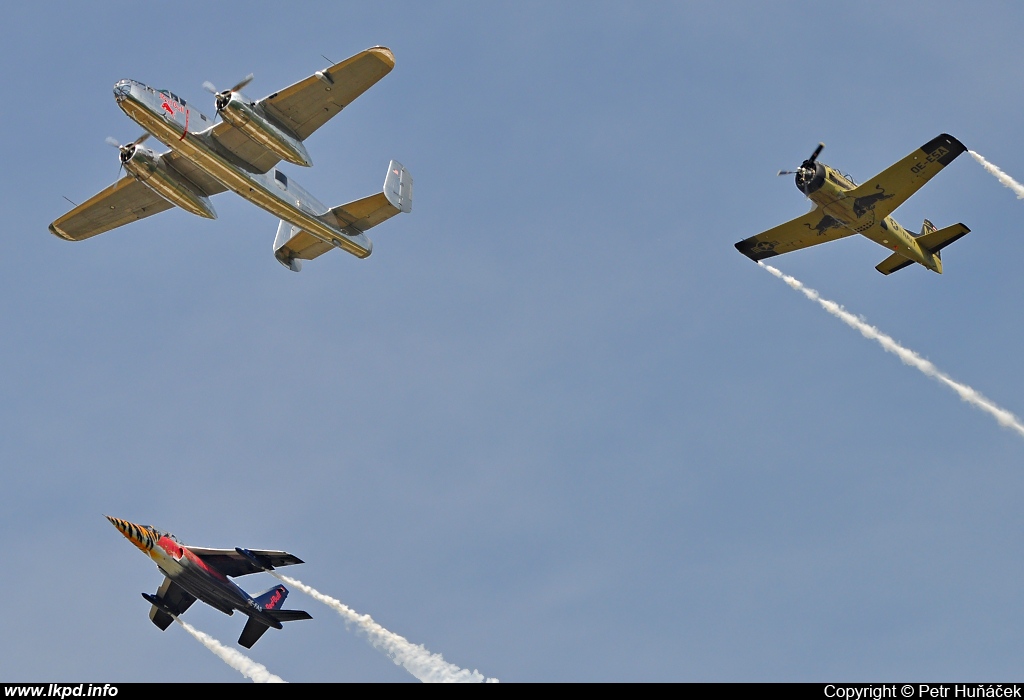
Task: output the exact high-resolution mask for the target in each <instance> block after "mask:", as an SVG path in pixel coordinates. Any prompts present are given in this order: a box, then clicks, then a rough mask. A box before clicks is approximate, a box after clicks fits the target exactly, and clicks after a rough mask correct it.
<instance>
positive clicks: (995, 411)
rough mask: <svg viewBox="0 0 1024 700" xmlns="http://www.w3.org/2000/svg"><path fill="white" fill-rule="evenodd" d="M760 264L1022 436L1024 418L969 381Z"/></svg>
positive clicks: (862, 333)
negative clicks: (944, 370) (987, 395)
mask: <svg viewBox="0 0 1024 700" xmlns="http://www.w3.org/2000/svg"><path fill="white" fill-rule="evenodd" d="M758 265H760V266H761V267H763V268H764V269H766V270H768V272H770V273H772V274H773V275H775V276H776V277H778V278H779V279H781V280H782V281H783V282H785V283H786V284H788V285H789V286H790V287H792V288H793V289H795V290H797V291H798V292H802V293H803V295H804V296H805V297H807V298H808V299H810V300H811V301H816V302H818V303H819V304H820V305H821V307H822V308H823V309H825V311H828V312H829V313H830V314H832V315H833V316H835V317H836V318H838V319H839V320H840V321H842V322H843V323H845V324H846V325H848V326H850V327H851V328H853V329H855V330H858V331H860V334H861V335H863V336H864V337H865V338H868V339H870V340H874V341H875V342H877V343H878V344H879V345H881V346H882V347H883V348H884V349H885V350H886V351H887V352H891V353H892V354H894V355H895V356H896V357H898V358H900V360H901V361H902V362H903V364H905V365H910V366H911V367H913V368H914V369H917V370H920V371H921V372H923V373H924V374H925V375H927V376H929V377H931V378H932V379H934V380H936V381H937V382H939V383H940V384H945V385H946V386H948V387H949V388H950V389H952V390H953V391H955V392H956V393H957V394H958V395H959V396H960V398H961V399H963V400H964V401H966V402H967V403H969V404H971V405H972V406H974V407H976V408H980V409H981V410H982V411H984V412H985V413H987V414H989V415H990V416H992V417H993V418H995V419H996V422H997V423H999V425H1001V426H1003V427H1004V428H1009V429H1010V430H1013V431H1014V432H1016V433H1017V434H1018V435H1020V436H1021V437H1024V424H1022V423H1021V420H1020V419H1019V418H1018V417H1017V416H1015V415H1013V414H1012V413H1010V412H1009V411H1007V410H1006V409H1005V408H1001V407H999V406H997V405H996V404H995V403H993V402H992V401H991V400H990V399H987V398H985V397H984V396H982V395H981V394H980V393H979V392H977V391H975V390H974V389H972V388H971V387H969V386H967V385H966V384H961V383H960V382H958V381H955V380H954V379H952V378H950V377H949V376H948V375H946V374H945V373H943V372H941V371H939V369H938V368H937V367H936V366H935V365H933V364H932V363H931V362H929V361H928V360H926V359H924V358H923V357H921V356H920V355H918V354H917V353H916V352H914V351H913V350H909V349H907V348H905V347H903V346H902V345H900V344H899V343H897V342H896V341H895V340H893V339H892V338H890V337H889V336H887V335H886V334H885V333H883V332H882V331H880V330H878V329H877V328H875V327H874V326H872V325H870V324H868V323H867V322H865V321H864V320H863V319H861V318H858V317H857V316H854V315H853V314H851V313H850V312H849V311H847V310H846V309H844V308H843V307H842V306H840V305H839V304H837V303H835V302H834V301H829V300H828V299H823V298H822V297H821V295H820V294H818V292H817V291H815V290H813V289H811V288H810V287H805V286H804V285H803V283H801V282H800V280H798V279H796V278H795V277H790V276H789V275H786V274H783V273H782V272H780V271H779V270H776V269H775V268H774V267H772V266H771V265H765V264H764V263H761V262H759V263H758Z"/></svg>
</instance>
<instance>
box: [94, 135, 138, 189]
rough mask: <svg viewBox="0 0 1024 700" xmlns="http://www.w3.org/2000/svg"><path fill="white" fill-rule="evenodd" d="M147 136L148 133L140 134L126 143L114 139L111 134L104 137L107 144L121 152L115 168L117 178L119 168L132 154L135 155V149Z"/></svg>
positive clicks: (118, 176)
mask: <svg viewBox="0 0 1024 700" xmlns="http://www.w3.org/2000/svg"><path fill="white" fill-rule="evenodd" d="M148 138H149V134H148V133H146V134H143V135H142V136H140V137H139V138H137V139H135V140H134V141H132V142H131V143H126V144H122V143H120V142H118V140H117V139H115V138H114V137H113V136H108V137H107V138H106V139H104V140H105V141H106V142H107V143H108V144H109V145H111V146H113V147H114V148H116V149H117V150H119V151H120V152H121V153H120V156H119V157H120V160H121V165H119V166H118V168H117V179H118V180H120V179H121V170H122V169H123V168H124V164H125V163H127V162H128V161H130V160H131V159H132V156H133V155H135V149H136V148H137V147H138V146H139V145H140V144H141V143H142V142H143V141H145V140H146V139H148ZM115 182H116V180H115Z"/></svg>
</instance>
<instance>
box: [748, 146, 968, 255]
mask: <svg viewBox="0 0 1024 700" xmlns="http://www.w3.org/2000/svg"><path fill="white" fill-rule="evenodd" d="M824 147H825V144H823V143H819V144H818V147H817V148H816V149H814V153H812V154H811V157H810V158H808V159H807V160H805V161H804V162H803V163H802V164H801V165H800V167H799V168H797V169H796V170H795V171H780V172H779V175H792V174H795V175H796V186H797V189H799V190H800V191H801V192H803V193H804V194H805V195H807V197H808V198H809V199H810V200H811V202H813V203H814V208H813V209H811V211H809V212H808V213H806V214H804V215H803V216H801V217H799V218H796V219H793V220H792V221H787V222H786V223H784V224H782V225H781V226H776V227H775V228H773V229H769V230H767V231H765V232H764V233H759V234H758V235H756V236H752V237H750V238H748V239H746V240H744V241H740V242H739V243H737V244H736V250H738V251H740V252H741V253H743V254H744V255H746V256H747V257H748V258H750V259H751V260H754V261H758V260H764V259H765V258H770V257H772V256H773V255H781V254H782V253H789V252H790V251H793V250H799V249H801V248H808V247H810V246H812V245H818V244H819V243H825V242H827V241H834V240H836V239H837V238H845V237H846V236H851V235H853V234H855V233H859V234H862V235H864V236H866V237H867V238H870V239H871V240H873V241H874V242H875V243H878V244H879V245H881V246H885V247H886V248H888V249H889V250H891V251H893V254H892V255H890V256H889V257H887V258H886V259H885V260H883V261H882V262H880V263H879V264H878V265H877V266H876V268H875V269H877V270H878V271H879V272H881V273H882V274H883V275H888V274H890V273H893V272H896V270H902V269H903V268H905V267H908V266H909V265H912V264H913V263H920V264H921V265H924V266H925V267H927V268H928V269H929V270H932V271H933V272H938V273H939V274H942V259H941V258H940V257H939V251H941V250H942V249H943V248H945V247H946V246H948V245H949V244H950V243H952V242H953V241H955V240H957V239H959V238H961V237H963V236H966V235H967V234H968V233H970V231H971V230H970V229H969V228H967V227H966V226H964V225H963V224H954V225H952V226H947V227H946V228H943V229H936V228H935V226H933V225H932V223H931V222H930V221H928V220H927V219H925V220H924V226H923V227H922V228H921V233H920V234H919V235H914V234H912V233H910V232H909V231H907V230H906V229H905V228H903V227H902V226H900V225H899V224H898V223H896V221H895V220H894V219H893V218H892V217H890V216H889V214H891V213H892V212H893V211H895V210H896V207H898V206H899V205H901V204H903V202H905V201H907V199H909V198H910V195H912V194H914V193H915V192H917V190H918V189H920V188H921V186H922V185H924V183H926V182H928V181H929V180H931V179H932V178H933V177H934V176H935V174H936V173H938V172H939V171H940V170H942V169H943V168H944V167H946V166H947V165H949V164H950V163H951V162H952V161H953V159H954V158H956V157H957V156H958V155H960V154H961V153H963V152H964V151H965V150H967V149H966V148H965V147H964V145H963V144H962V143H960V142H959V141H958V140H956V139H955V138H953V137H952V136H950V135H949V134H941V135H939V136H938V137H936V138H934V139H932V140H931V141H929V142H928V143H926V144H925V145H923V146H921V148H920V149H918V150H916V151H914V152H913V153H911V154H910V155H909V156H907V157H906V158H904V159H903V160H901V161H899V162H898V163H896V164H895V165H892V166H890V167H889V168H886V169H885V170H883V171H882V172H881V173H879V174H878V175H876V176H875V177H873V178H871V179H870V180H868V181H867V182H865V183H864V184H863V185H857V184H855V183H854V182H853V180H851V179H850V178H849V177H848V176H846V175H843V174H842V173H840V172H839V171H838V170H836V169H835V168H831V167H829V166H827V165H825V164H824V163H819V162H818V156H819V155H820V154H821V150H822V149H823V148H824Z"/></svg>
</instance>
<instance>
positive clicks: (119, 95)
mask: <svg viewBox="0 0 1024 700" xmlns="http://www.w3.org/2000/svg"><path fill="white" fill-rule="evenodd" d="M131 91H132V81H130V80H127V79H125V80H118V81H117V82H116V83H114V99H115V100H117V101H118V102H120V101H121V100H123V99H124V98H126V97H128V95H129V94H131Z"/></svg>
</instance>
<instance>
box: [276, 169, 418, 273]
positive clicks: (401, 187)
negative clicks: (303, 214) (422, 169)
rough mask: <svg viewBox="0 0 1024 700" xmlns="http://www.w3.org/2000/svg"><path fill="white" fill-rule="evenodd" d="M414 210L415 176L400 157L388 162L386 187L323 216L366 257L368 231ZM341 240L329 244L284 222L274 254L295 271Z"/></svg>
mask: <svg viewBox="0 0 1024 700" xmlns="http://www.w3.org/2000/svg"><path fill="white" fill-rule="evenodd" d="M411 211H412V175H410V174H409V171H408V170H406V169H405V166H403V165H402V164H401V163H399V162H398V161H397V160H393V161H391V162H390V163H389V164H388V174H387V177H385V178H384V190H383V191H382V192H379V193H377V194H374V195H370V196H369V197H363V198H362V199H357V200H356V201H354V202H349V203H348V204H342V205H340V206H337V207H334V208H333V209H330V210H329V211H328V212H327V213H326V214H324V215H323V216H322V217H321V219H322V220H323V221H325V222H326V223H328V224H329V225H331V226H336V227H338V228H339V229H341V230H342V231H344V232H345V233H346V234H347V235H348V236H349V237H350V239H351V240H353V241H355V242H356V243H358V244H359V248H360V249H361V250H362V252H353V251H350V252H353V254H354V255H357V256H358V257H361V258H365V257H367V256H368V255H369V254H370V251H371V249H372V244H371V243H370V239H369V238H367V237H366V236H365V235H364V234H365V232H366V231H369V230H370V229H371V228H373V227H374V226H376V225H377V224H380V223H382V222H384V221H387V220H388V219H390V218H391V217H392V216H394V215H395V214H400V213H408V212H411ZM341 243H342V242H341V241H336V242H335V243H334V244H331V243H327V242H325V241H323V240H321V239H320V238H318V237H316V236H314V235H313V234H311V233H309V232H308V231H303V230H302V229H300V228H299V227H298V226H292V225H291V224H289V223H288V222H287V221H282V222H281V224H280V226H278V228H277V236H276V237H275V238H274V257H276V258H277V260H278V262H280V263H281V264H282V265H284V266H285V267H287V268H288V269H289V270H291V271H292V272H298V271H299V270H301V269H302V263H301V262H300V261H302V260H312V259H313V258H316V257H319V256H321V255H323V254H324V253H326V252H327V251H329V250H331V248H335V247H340V244H341Z"/></svg>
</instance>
